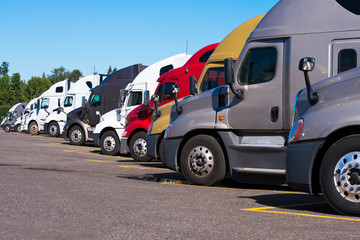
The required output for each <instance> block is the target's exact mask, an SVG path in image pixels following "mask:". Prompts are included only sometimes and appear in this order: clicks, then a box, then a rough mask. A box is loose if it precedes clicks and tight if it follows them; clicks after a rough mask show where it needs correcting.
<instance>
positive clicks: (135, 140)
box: [129, 132, 152, 162]
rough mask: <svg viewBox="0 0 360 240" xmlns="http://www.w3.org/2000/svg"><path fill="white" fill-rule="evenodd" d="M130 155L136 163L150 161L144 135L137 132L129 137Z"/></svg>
mask: <svg viewBox="0 0 360 240" xmlns="http://www.w3.org/2000/svg"><path fill="white" fill-rule="evenodd" d="M129 148H130V155H131V157H132V158H133V159H134V160H135V161H137V162H149V161H151V160H152V159H151V158H150V157H149V155H148V153H147V143H146V133H145V132H137V133H135V134H134V136H132V137H131V139H130V143H129Z"/></svg>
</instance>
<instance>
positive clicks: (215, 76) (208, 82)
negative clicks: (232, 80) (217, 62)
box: [200, 67, 225, 92]
mask: <svg viewBox="0 0 360 240" xmlns="http://www.w3.org/2000/svg"><path fill="white" fill-rule="evenodd" d="M224 84H225V75H224V68H223V67H221V68H210V69H208V70H207V72H206V73H205V76H204V79H203V81H202V83H201V87H200V89H201V92H205V91H207V90H209V89H212V88H216V87H218V86H222V85H224Z"/></svg>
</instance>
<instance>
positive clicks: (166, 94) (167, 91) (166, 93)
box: [164, 82, 175, 101]
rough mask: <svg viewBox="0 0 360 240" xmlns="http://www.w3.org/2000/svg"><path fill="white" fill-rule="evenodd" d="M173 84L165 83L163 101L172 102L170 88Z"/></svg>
mask: <svg viewBox="0 0 360 240" xmlns="http://www.w3.org/2000/svg"><path fill="white" fill-rule="evenodd" d="M174 85H175V83H174V82H168V83H165V88H164V101H166V100H172V99H173V96H172V86H174Z"/></svg>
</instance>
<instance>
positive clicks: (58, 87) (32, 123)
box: [25, 79, 75, 135]
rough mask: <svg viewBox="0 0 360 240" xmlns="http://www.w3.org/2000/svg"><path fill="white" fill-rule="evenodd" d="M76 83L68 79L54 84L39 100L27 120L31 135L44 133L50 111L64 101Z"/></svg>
mask: <svg viewBox="0 0 360 240" xmlns="http://www.w3.org/2000/svg"><path fill="white" fill-rule="evenodd" d="M74 82H75V81H73V80H70V79H66V80H63V81H60V82H57V83H55V84H53V85H52V86H51V87H50V88H49V89H48V90H46V91H45V92H44V93H42V94H41V95H40V97H39V98H38V99H37V103H36V108H35V109H34V110H33V113H32V114H31V115H29V117H28V118H27V119H26V122H25V124H26V125H27V129H26V130H28V131H29V133H30V134H32V135H37V134H39V133H40V132H44V124H45V119H46V117H47V116H48V115H50V111H52V110H53V109H54V108H56V107H57V106H58V101H63V99H64V98H65V96H66V94H67V92H68V91H69V89H70V87H71V86H72V85H73V84H74Z"/></svg>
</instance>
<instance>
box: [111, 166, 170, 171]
mask: <svg viewBox="0 0 360 240" xmlns="http://www.w3.org/2000/svg"><path fill="white" fill-rule="evenodd" d="M118 167H122V168H136V169H153V170H154V169H156V170H163V171H170V170H169V169H164V168H157V167H143V166H140V165H118Z"/></svg>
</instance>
